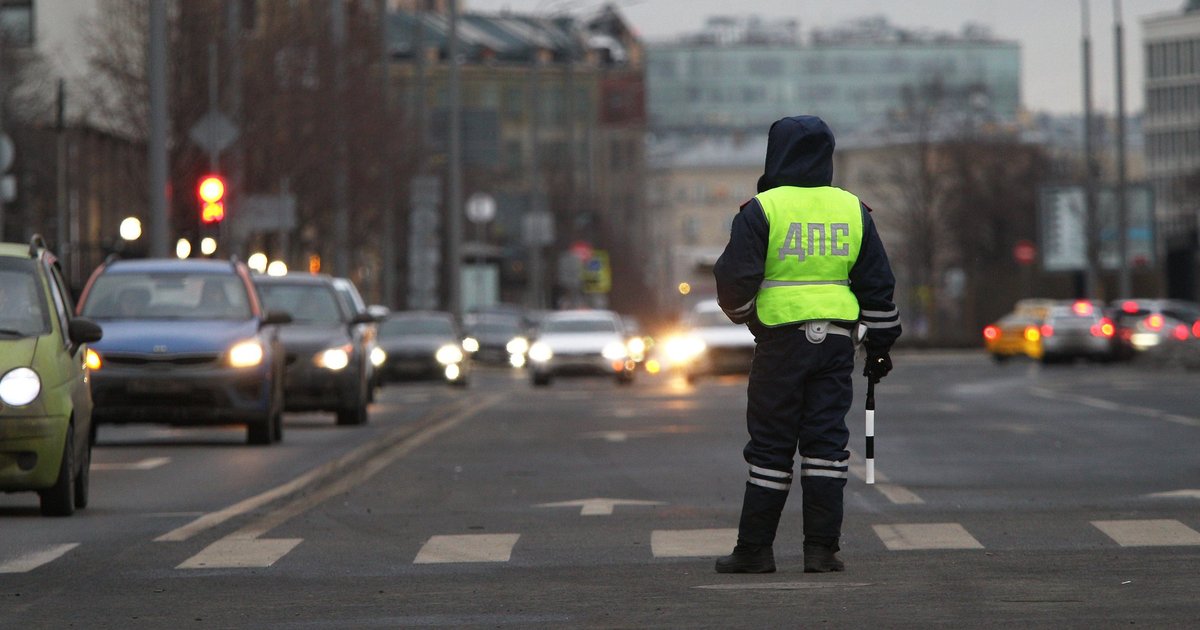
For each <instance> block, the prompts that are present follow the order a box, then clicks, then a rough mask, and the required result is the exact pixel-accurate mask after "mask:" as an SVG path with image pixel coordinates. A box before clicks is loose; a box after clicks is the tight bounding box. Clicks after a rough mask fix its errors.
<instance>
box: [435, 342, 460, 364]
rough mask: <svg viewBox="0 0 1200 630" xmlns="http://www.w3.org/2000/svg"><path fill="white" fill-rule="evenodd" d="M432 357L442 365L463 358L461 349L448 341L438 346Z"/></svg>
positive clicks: (457, 361) (456, 361)
mask: <svg viewBox="0 0 1200 630" xmlns="http://www.w3.org/2000/svg"><path fill="white" fill-rule="evenodd" d="M433 358H435V359H437V362H438V363H441V364H442V365H451V364H454V363H459V362H461V361H462V360H463V351H462V349H460V348H459V347H458V346H456V345H454V344H449V343H448V344H446V345H444V346H442V347H441V348H438V351H437V354H435V355H433Z"/></svg>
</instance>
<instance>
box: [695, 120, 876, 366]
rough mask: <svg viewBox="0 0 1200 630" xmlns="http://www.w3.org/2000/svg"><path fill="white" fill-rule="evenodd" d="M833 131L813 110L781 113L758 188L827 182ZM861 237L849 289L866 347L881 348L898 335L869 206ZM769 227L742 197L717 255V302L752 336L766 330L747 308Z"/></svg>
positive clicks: (754, 205)
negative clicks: (805, 113)
mask: <svg viewBox="0 0 1200 630" xmlns="http://www.w3.org/2000/svg"><path fill="white" fill-rule="evenodd" d="M833 146H834V141H833V132H832V131H830V129H829V127H828V126H827V125H826V124H825V123H824V122H823V121H822V120H821V119H820V118H816V117H813V116H796V117H793V118H784V119H782V120H780V121H778V122H776V123H775V124H774V125H771V131H770V132H769V134H768V136H767V159H766V165H765V168H764V169H763V175H762V177H760V178H759V180H758V191H759V192H763V191H766V190H770V189H772V188H776V187H778V186H800V187H818V186H829V185H831V184H832V182H833ZM862 217H863V241H862V247H861V249H860V250H859V255H858V260H857V261H855V263H854V267H853V268H852V269H851V270H850V290H851V291H853V292H854V295H855V297H857V298H858V305H859V309H860V310H861V311H862V322H863V323H865V324H866V325H867V327H868V328H867V337H866V340H865V341H864V345H866V348H867V351H868V352H886V351H887V350H888V349H889V348H891V347H892V344H893V343H894V342H895V341H896V338H897V337H899V336H900V315H899V312H898V310H897V309H896V305H895V303H894V302H893V301H892V299H893V293H894V291H895V287H896V278H895V276H894V275H892V268H891V265H890V264H889V263H888V257H887V253H886V252H885V251H884V249H883V242H882V241H880V240H879V233H878V232H877V231H876V229H875V222H874V221H872V220H871V214H870V208H868V207H867V206H866V205H865V204H864V205H863V208H862ZM768 234H769V228H768V225H767V218H766V215H765V214H764V213H763V209H762V206H761V205H759V203H758V200H757V199H751V200H750V201H748V202H746V203H745V204H744V205H743V206H742V207H741V209H740V210H739V211H738V214H737V216H735V217H734V218H733V228H732V231H731V233H730V235H729V244H727V245H726V246H725V251H724V252H723V253H722V254H721V257H720V258H719V259H717V263H716V266H715V267H714V268H713V273H714V275H716V279H717V302H718V303H719V304H720V305H721V308H722V309H723V310H724V311H725V314H726V315H728V316H729V318H730V319H731V320H733V321H734V322H736V323H746V324H749V325H750V329H751V330H752V331H754V333H755V336H756V337H757V336H759V335H761V334H762V333H763V332H765V331H766V327H765V326H763V325H762V324H761V323H760V322H759V321H758V318H757V316H756V313H755V311H754V308H753V302H754V299H755V296H757V295H758V288H759V285H760V284H762V280H763V268H764V265H765V260H766V256H767V240H768Z"/></svg>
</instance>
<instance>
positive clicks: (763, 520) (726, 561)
mask: <svg viewBox="0 0 1200 630" xmlns="http://www.w3.org/2000/svg"><path fill="white" fill-rule="evenodd" d="M787 496H788V493H787V491H784V490H772V489H770V488H763V487H762V486H757V485H754V484H752V483H749V482H747V483H746V495H745V497H744V498H743V499H742V517H741V520H740V521H739V522H738V540H737V546H736V547H734V549H733V553H732V554H730V555H728V556H724V557H722V558H720V559H718V560H717V573H773V572H774V571H775V553H774V550H773V549H772V547H771V546H772V545H774V544H775V530H776V528H778V527H779V515H780V513H781V512H783V504H784V503H786V502H787Z"/></svg>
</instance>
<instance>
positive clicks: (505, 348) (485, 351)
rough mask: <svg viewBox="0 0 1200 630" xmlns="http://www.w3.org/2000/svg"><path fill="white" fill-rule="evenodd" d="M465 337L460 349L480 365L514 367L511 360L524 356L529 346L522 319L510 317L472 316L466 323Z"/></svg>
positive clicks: (492, 314) (496, 315)
mask: <svg viewBox="0 0 1200 630" xmlns="http://www.w3.org/2000/svg"><path fill="white" fill-rule="evenodd" d="M466 334H467V338H466V339H465V340H464V344H463V345H465V346H467V350H468V351H469V352H470V353H471V357H472V358H473V359H474V360H476V361H478V362H480V363H489V364H493V365H513V364H514V359H513V356H514V355H523V354H524V353H525V350H526V349H527V347H528V345H529V342H528V341H526V336H525V330H524V326H523V324H522V321H521V318H520V317H517V316H513V315H507V314H500V313H484V314H475V315H471V316H469V317H468V318H467V320H466ZM522 358H524V357H522Z"/></svg>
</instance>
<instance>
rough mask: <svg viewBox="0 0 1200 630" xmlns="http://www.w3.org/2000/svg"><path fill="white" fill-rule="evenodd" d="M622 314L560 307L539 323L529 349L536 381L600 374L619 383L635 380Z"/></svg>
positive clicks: (544, 381) (532, 374)
mask: <svg viewBox="0 0 1200 630" xmlns="http://www.w3.org/2000/svg"><path fill="white" fill-rule="evenodd" d="M624 330H625V328H624V326H623V325H622V323H621V318H620V316H618V315H617V314H616V313H614V312H612V311H604V310H595V311H560V312H554V313H549V314H547V315H546V316H545V317H544V318H543V319H542V321H541V323H540V324H539V325H538V329H537V333H536V337H535V339H534V341H533V343H532V344H530V346H529V351H528V353H527V356H528V362H527V363H526V365H527V366H528V368H529V374H530V377H531V378H532V380H533V384H534V385H538V386H543V385H549V384H550V382H551V380H553V378H554V377H556V376H565V375H581V374H599V375H604V376H614V377H615V378H616V379H617V382H618V383H621V384H628V383H631V382H633V370H634V362H633V360H632V359H630V357H629V349H628V348H627V347H626V345H625V336H624Z"/></svg>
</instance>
